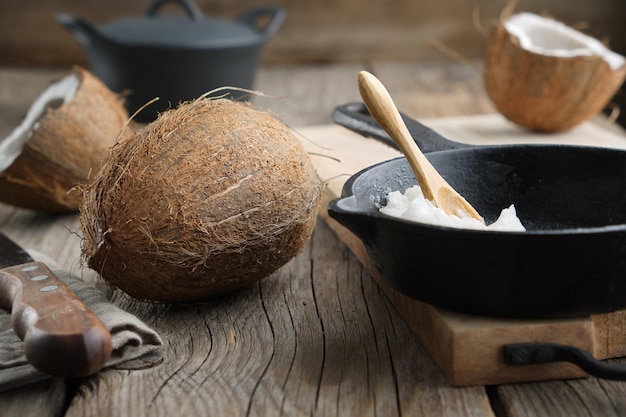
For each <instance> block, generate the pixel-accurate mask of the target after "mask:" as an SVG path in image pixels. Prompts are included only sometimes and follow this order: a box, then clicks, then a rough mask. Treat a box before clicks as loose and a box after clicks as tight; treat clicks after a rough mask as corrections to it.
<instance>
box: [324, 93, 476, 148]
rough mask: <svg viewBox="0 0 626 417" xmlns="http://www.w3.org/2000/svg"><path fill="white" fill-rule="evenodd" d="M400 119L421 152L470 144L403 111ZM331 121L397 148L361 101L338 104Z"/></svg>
mask: <svg viewBox="0 0 626 417" xmlns="http://www.w3.org/2000/svg"><path fill="white" fill-rule="evenodd" d="M400 115H401V116H402V120H404V123H405V124H406V126H407V127H408V129H409V132H410V133H411V136H413V140H415V143H417V146H419V148H420V150H421V151H422V152H423V153H429V152H436V151H445V150H448V149H459V148H468V147H470V145H467V144H464V143H460V142H455V141H452V140H450V139H446V138H444V137H443V136H441V135H440V134H439V133H437V132H435V131H434V130H432V129H431V128H429V127H427V126H424V125H423V124H421V123H420V122H418V121H417V120H415V119H412V118H411V117H409V116H407V115H406V114H404V113H400ZM332 118H333V121H334V122H335V123H337V124H338V125H340V126H343V127H346V128H348V129H350V130H352V131H353V132H356V133H359V134H361V135H363V136H365V137H371V138H374V139H377V140H380V141H382V142H384V143H386V144H387V145H389V146H391V147H393V148H395V149H398V146H397V145H396V144H395V143H394V141H393V140H392V139H391V138H390V137H389V135H388V134H387V133H386V132H385V131H384V130H383V128H381V127H380V126H379V125H378V123H377V122H376V120H374V118H373V117H372V116H371V115H370V114H369V112H368V110H367V107H365V104H363V103H348V104H344V105H342V106H338V107H336V108H335V110H334V111H333V115H332Z"/></svg>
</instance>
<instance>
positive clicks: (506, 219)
mask: <svg viewBox="0 0 626 417" xmlns="http://www.w3.org/2000/svg"><path fill="white" fill-rule="evenodd" d="M380 211H381V212H382V213H384V214H387V215H389V216H394V217H398V218H401V219H405V220H411V221H415V222H419V223H427V224H433V225H439V226H447V227H455V228H460V229H476V230H492V231H500V232H523V231H525V230H526V228H525V227H524V225H522V222H521V221H520V219H519V218H518V217H517V213H516V211H515V206H514V205H513V204H511V206H509V207H508V208H505V209H503V210H502V212H501V213H500V216H499V217H498V220H496V221H495V222H494V223H492V224H490V225H486V224H485V223H483V222H481V221H480V220H477V219H474V218H472V217H469V216H468V217H458V216H455V215H449V214H447V213H446V212H444V211H443V210H442V209H440V208H439V207H436V206H435V205H434V204H433V203H432V202H431V201H429V200H426V199H425V198H424V194H422V189H421V188H420V187H419V186H417V185H416V186H413V187H410V188H408V189H407V190H406V191H405V192H404V193H401V192H399V191H392V192H390V193H389V194H388V195H387V204H386V205H385V206H383V207H381V208H380Z"/></svg>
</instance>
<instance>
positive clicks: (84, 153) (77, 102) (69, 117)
mask: <svg viewBox="0 0 626 417" xmlns="http://www.w3.org/2000/svg"><path fill="white" fill-rule="evenodd" d="M127 120H128V114H127V112H126V109H125V108H124V105H123V103H122V100H121V99H120V98H119V96H118V95H116V94H114V93H113V92H111V91H110V90H109V89H108V88H107V87H106V86H105V85H104V84H103V83H102V82H101V81H100V80H99V79H98V78H96V77H95V76H94V75H92V74H91V73H90V72H88V71H86V70H84V69H82V68H78V67H76V68H74V69H73V70H72V71H71V72H70V73H69V74H67V75H66V76H64V77H63V78H61V79H60V80H58V81H56V82H54V83H52V84H51V85H50V86H49V87H48V88H47V89H46V90H45V91H44V92H42V94H41V95H40V96H39V97H38V98H37V99H36V100H35V101H34V102H33V104H32V105H31V108H30V109H29V111H28V113H27V115H26V117H25V118H24V120H23V121H22V123H21V124H20V125H19V126H18V127H16V129H15V130H14V131H13V132H12V133H11V135H9V136H8V137H7V138H5V139H3V140H0V201H2V202H5V203H8V204H12V205H15V206H18V207H23V208H28V209H33V210H41V211H47V212H71V211H77V210H78V207H79V205H80V201H81V194H80V193H78V192H70V191H71V190H72V189H73V188H74V187H76V186H77V185H81V184H82V185H84V184H86V183H87V182H88V177H89V175H90V173H91V172H92V171H93V172H95V171H97V170H98V169H99V168H100V166H101V163H102V160H103V159H104V158H105V157H106V155H107V154H108V149H109V147H110V146H112V145H113V143H114V142H115V141H116V138H117V136H118V134H119V133H120V131H121V130H122V128H123V126H124V124H125V123H126V122H127Z"/></svg>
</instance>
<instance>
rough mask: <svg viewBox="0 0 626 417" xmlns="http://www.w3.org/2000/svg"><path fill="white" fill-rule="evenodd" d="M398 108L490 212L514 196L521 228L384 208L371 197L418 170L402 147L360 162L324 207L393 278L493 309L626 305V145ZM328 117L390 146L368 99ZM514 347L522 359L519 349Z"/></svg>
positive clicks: (547, 310)
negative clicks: (485, 226)
mask: <svg viewBox="0 0 626 417" xmlns="http://www.w3.org/2000/svg"><path fill="white" fill-rule="evenodd" d="M403 118H404V119H405V122H406V123H407V126H408V128H409V131H410V132H411V134H412V136H413V138H414V139H415V141H416V142H417V144H418V146H419V147H420V148H421V149H422V151H423V152H424V153H426V154H427V157H428V159H429V160H430V162H431V163H432V164H433V165H434V166H435V168H436V169H437V170H438V171H439V172H440V173H441V175H442V176H443V177H444V178H445V179H446V180H447V181H448V182H449V183H450V185H451V186H452V187H454V188H455V189H456V190H457V191H458V192H459V193H460V194H461V195H462V196H464V197H465V198H466V199H467V200H468V201H469V202H470V203H471V204H472V205H473V206H474V207H475V208H476V209H477V210H478V212H479V213H481V215H483V216H484V218H485V220H486V221H487V223H490V222H492V221H495V219H496V218H497V216H498V214H499V213H500V211H501V210H502V209H503V208H505V207H508V206H509V205H510V204H511V203H514V204H515V206H516V209H517V213H518V216H519V217H520V219H521V220H522V223H523V224H524V225H525V226H526V228H527V231H526V232H494V231H477V230H462V229H455V228H449V227H442V226H433V225H427V224H420V223H415V222H410V221H404V220H402V219H397V218H393V217H390V216H387V215H384V214H382V213H380V212H379V210H378V209H379V207H380V205H382V204H385V202H386V201H385V200H386V195H387V194H388V193H389V192H390V191H394V190H405V189H406V188H408V187H410V186H412V185H415V184H416V180H415V177H414V175H413V172H412V171H411V168H410V167H409V165H408V163H407V161H406V159H405V158H397V159H393V160H390V161H387V162H383V163H380V164H377V165H374V166H372V167H369V168H366V169H364V170H363V171H361V172H359V173H357V174H355V175H353V176H352V177H351V178H350V179H349V180H348V181H347V182H346V184H345V185H344V188H343V193H342V197H341V198H339V199H336V200H334V201H332V202H330V204H329V207H328V211H329V214H330V216H331V217H333V218H334V219H336V220H337V221H339V223H341V224H342V225H344V226H345V227H347V228H348V229H349V230H351V231H352V232H353V233H354V234H356V235H357V236H358V237H359V238H360V239H361V240H362V241H363V243H364V244H365V247H366V249H367V251H368V254H369V255H370V257H371V259H372V261H373V263H374V265H375V267H376V268H377V269H378V271H379V273H380V274H381V276H382V278H383V279H384V280H386V282H387V283H388V284H389V285H390V286H391V287H392V288H394V289H396V290H398V291H400V292H401V293H403V294H405V295H407V296H409V297H412V298H414V299H417V300H420V301H423V302H426V303H430V304H432V305H435V306H437V307H441V308H444V309H448V310H452V311H456V312H461V313H468V314H475V315H486V316H497V317H518V318H540V317H541V318H547V317H550V318H557V317H575V316H581V315H588V314H594V313H606V312H611V311H615V310H619V309H624V308H626V151H623V150H617V149H607V148H599V147H590V146H566V145H530V144H529V145H500V146H480V147H477V146H469V145H464V144H461V143H458V142H454V141H449V140H447V139H445V138H443V137H442V136H440V135H439V134H437V133H436V132H434V131H433V130H431V129H429V128H427V127H425V126H423V125H422V124H420V123H418V122H416V121H415V120H412V119H410V118H408V117H406V116H403ZM333 119H334V120H335V122H337V123H338V124H341V125H343V126H345V127H347V128H349V129H351V130H353V131H356V132H359V133H361V134H363V135H365V136H372V137H375V138H378V139H381V140H385V141H387V142H388V143H389V144H390V145H392V146H394V145H393V142H392V141H391V139H390V138H389V137H388V136H387V134H386V133H385V132H384V131H383V130H382V129H381V128H380V127H379V126H378V124H377V123H376V122H375V121H374V119H373V118H372V117H371V116H369V114H368V113H367V110H366V108H365V106H364V105H363V104H360V103H359V104H348V105H345V106H340V107H338V108H337V109H336V110H335V112H334V114H333ZM541 346H543V348H545V349H548V350H549V349H550V348H551V347H554V346H552V345H551V347H550V346H549V347H546V346H545V344H544V345H541ZM507 348H508V347H507ZM522 348H523V349H526V351H525V352H528V346H522ZM535 348H536V345H532V346H531V350H532V349H535ZM555 349H556V350H553V351H552V360H570V361H573V362H575V363H576V360H577V359H578V358H579V357H580V356H581V355H583V354H582V353H581V352H579V351H576V352H575V353H572V352H573V351H575V349H574V350H572V349H571V348H569V347H567V348H565V347H560V346H557V347H556V348H555ZM529 355H530V356H533V355H534V354H532V353H530V354H529ZM541 355H545V357H546V358H548V357H550V355H549V354H546V353H545V351H544V352H543V353H541ZM511 358H513V359H511ZM555 358H556V359H555ZM509 359H511V360H518V359H519V352H516V353H514V354H512V355H510V358H509ZM529 360H531V361H532V360H536V358H534V359H533V358H530V359H529ZM546 360H547V361H549V360H550V359H546ZM589 360H591V361H592V360H593V359H591V358H587V362H585V361H583V362H585V365H580V364H579V365H580V366H582V367H585V366H587V365H589V363H590V362H589ZM595 366H599V367H600V368H602V367H604V364H602V363H597V362H596V363H595ZM592 368H593V366H592ZM585 369H586V370H587V371H588V372H592V373H594V374H595V375H597V376H604V377H611V378H623V377H624V376H625V374H624V370H620V371H619V372H617V374H618V375H617V376H616V375H615V373H614V370H613V369H612V370H608V371H606V372H605V373H604V374H602V372H600V373H598V370H597V369H590V368H589V367H588V366H587V367H586V368H585Z"/></svg>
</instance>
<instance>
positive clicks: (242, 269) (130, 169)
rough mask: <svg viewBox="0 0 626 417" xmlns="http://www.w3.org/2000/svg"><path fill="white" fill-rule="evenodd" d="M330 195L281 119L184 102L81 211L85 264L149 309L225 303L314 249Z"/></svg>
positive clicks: (219, 102) (119, 150)
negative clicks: (219, 297)
mask: <svg viewBox="0 0 626 417" xmlns="http://www.w3.org/2000/svg"><path fill="white" fill-rule="evenodd" d="M320 188H321V186H320V182H319V179H318V178H317V175H316V174H315V172H314V169H313V166H312V164H311V161H310V159H309V157H308V155H307V154H306V152H305V150H304V149H303V147H302V145H301V144H300V141H299V140H298V138H296V137H295V136H294V134H293V132H292V131H291V130H290V129H289V128H288V127H286V126H285V125H283V124H282V123H281V122H279V121H278V120H276V119H275V118H273V117H272V116H271V115H269V114H267V113H265V112H263V111H260V110H258V109H255V108H254V107H253V106H251V105H250V104H247V103H242V102H235V101H231V100H228V99H209V98H201V99H198V100H196V101H192V102H188V103H183V104H181V105H180V106H179V108H177V109H175V110H170V111H167V112H165V113H162V114H161V115H159V117H158V119H157V120H156V121H154V122H152V123H151V124H149V125H148V126H147V127H145V128H144V129H143V130H141V131H137V132H135V133H134V134H133V135H131V136H130V137H129V138H127V139H126V140H125V141H123V142H121V143H119V144H117V145H115V146H114V147H113V148H112V149H111V153H110V155H109V157H108V158H107V159H106V161H105V163H104V165H103V168H102V170H101V171H100V172H99V174H98V175H97V177H96V179H95V180H94V182H93V183H92V184H91V185H90V186H89V187H88V189H87V190H86V192H85V201H84V204H83V206H82V207H81V216H80V219H81V227H82V230H83V235H84V242H83V257H84V258H85V260H86V262H87V264H88V265H89V266H90V267H91V268H93V269H94V270H96V271H97V272H98V273H100V274H101V275H102V277H103V278H104V279H105V281H107V282H108V283H110V284H112V285H113V286H115V287H118V288H120V289H122V290H124V291H125V292H127V293H128V294H129V295H131V296H133V297H135V298H138V299H143V300H154V301H162V302H183V301H190V300H198V299H202V298H205V297H207V296H212V295H216V294H221V293H224V292H227V291H231V290H233V289H236V288H240V287H243V286H246V285H248V284H250V283H252V282H255V281H257V280H259V279H262V278H263V277H266V276H267V275H269V274H271V273H272V272H273V271H275V270H276V269H278V268H279V267H280V266H282V265H284V264H285V263H286V262H287V261H289V260H290V259H291V258H292V257H293V256H295V255H296V254H297V253H298V252H299V251H300V250H301V249H302V248H303V246H304V245H305V243H306V241H307V240H308V238H309V237H310V235H311V233H312V230H313V227H314V225H315V221H316V218H317V212H318V208H319V200H320Z"/></svg>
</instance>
